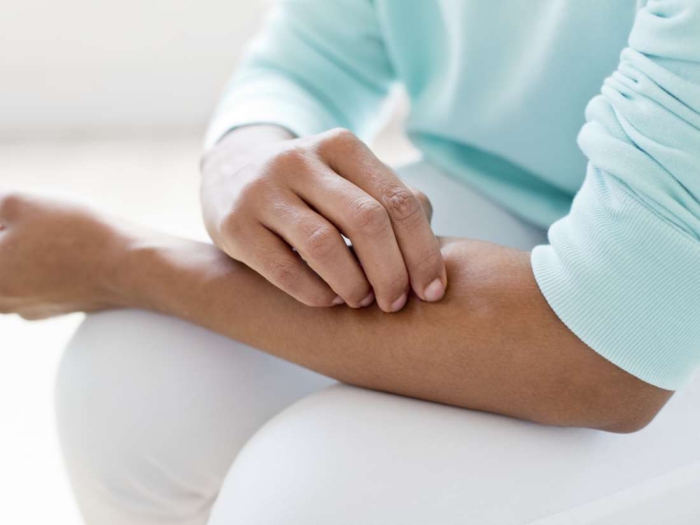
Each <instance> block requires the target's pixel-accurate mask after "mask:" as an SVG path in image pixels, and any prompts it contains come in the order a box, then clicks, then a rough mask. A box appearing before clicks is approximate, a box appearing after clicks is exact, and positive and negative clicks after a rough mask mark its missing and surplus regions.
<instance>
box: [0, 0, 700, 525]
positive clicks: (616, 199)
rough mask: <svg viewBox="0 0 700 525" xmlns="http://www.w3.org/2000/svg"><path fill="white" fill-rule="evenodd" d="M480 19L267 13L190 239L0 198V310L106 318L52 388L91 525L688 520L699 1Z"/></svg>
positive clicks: (698, 292)
mask: <svg viewBox="0 0 700 525" xmlns="http://www.w3.org/2000/svg"><path fill="white" fill-rule="evenodd" d="M503 7H504V6H503V5H502V4H499V3H488V2H475V1H468V2H441V3H436V2H421V1H418V0H416V1H405V0H401V1H399V0H375V1H370V0H332V1H328V0H286V1H281V2H279V3H278V5H277V6H276V7H275V9H274V11H273V13H272V16H271V18H270V20H269V21H268V23H267V25H266V28H265V29H264V30H263V31H262V32H261V34H260V35H259V37H258V38H257V39H256V41H255V42H254V44H253V45H252V47H251V49H250V51H249V53H248V55H247V58H246V60H245V61H244V63H243V65H242V66H241V67H240V69H239V71H238V72H237V74H236V76H235V77H234V79H233V81H232V84H231V86H230V88H229V89H228V90H227V92H226V94H225V96H224V98H223V100H222V102H221V105H220V108H219V110H218V111H217V113H216V116H215V118H214V119H213V121H212V124H211V126H210V130H209V133H208V135H207V139H206V147H205V155H204V158H203V162H202V209H203V216H204V220H205V223H206V226H207V229H208V231H209V233H210V235H211V237H212V240H213V242H214V245H213V246H212V245H209V244H204V243H197V242H194V241H189V240H185V239H177V238H173V237H171V236H167V235H165V234H161V233H158V232H154V231H149V230H145V229H142V228H139V227H137V226H134V225H129V224H127V223H125V222H122V221H119V220H116V219H114V218H111V217H104V216H102V215H100V214H99V213H97V212H95V211H92V210H90V209H88V208H84V207H81V206H78V205H73V204H67V203H62V202H56V201H51V200H46V199H43V198H40V197H35V196H29V195H24V194H18V193H16V192H7V191H6V192H5V193H4V194H3V195H2V196H1V197H0V224H2V230H1V231H0V276H2V277H0V308H2V311H4V312H16V313H20V314H22V315H24V316H25V317H27V318H40V317H45V316H51V315H57V314H61V313H64V312H69V311H76V310H82V311H97V310H111V309H117V310H114V311H105V312H102V313H95V314H92V315H89V316H88V317H87V318H86V320H85V322H84V323H83V325H82V326H81V328H80V329H79V331H78V332H77V334H76V336H75V337H74V339H73V340H72V342H71V343H70V344H69V346H68V348H67V350H66V353H65V356H64V359H63V362H62V365H61V369H60V372H59V377H58V382H57V391H56V392H57V411H58V423H59V431H60V436H61V442H62V447H63V452H64V456H65V461H66V465H67V467H68V471H69V476H70V479H71V482H72V484H73V487H74V489H75V492H76V495H77V499H78V503H79V505H80V508H81V511H82V512H83V515H84V517H85V519H86V521H87V523H91V524H92V523H100V524H108V525H112V524H114V525H117V524H127V523H129V524H137V525H152V524H155V523H173V524H183V525H184V524H187V525H195V524H196V525H201V524H204V523H211V524H214V525H219V524H223V523H249V524H258V523H260V524H263V523H264V524H276V523H285V524H301V523H304V524H307V523H326V522H332V523H336V524H341V525H342V524H349V523H357V522H366V523H416V524H417V523H428V522H431V523H442V524H453V523H455V524H456V523H465V522H474V523H486V522H488V523H509V524H525V523H528V524H532V523H538V524H540V525H543V524H546V523H573V522H577V523H584V522H585V523H593V522H595V523H598V524H603V523H633V522H634V523H651V522H658V521H660V520H662V519H663V522H664V523H670V524H681V523H683V524H685V523H691V522H692V519H693V518H692V516H695V519H696V518H697V515H699V513H700V507H699V506H698V503H697V502H696V501H695V500H696V499H697V498H694V497H692V496H691V494H694V493H697V488H700V468H698V466H699V465H700V457H698V456H699V455H700V453H699V452H698V451H697V447H696V446H695V443H697V439H698V437H700V418H698V415H700V386H699V385H698V384H697V383H694V382H693V377H694V374H695V372H696V370H697V368H698V363H699V361H700V348H698V341H699V340H700V323H699V322H698V319H700V280H699V279H698V278H697V276H696V274H697V272H696V271H695V270H696V266H697V261H698V260H700V244H699V242H698V235H700V204H699V203H698V196H699V195H700V186H698V181H699V180H700V177H699V176H698V175H699V173H698V170H699V169H700V45H699V44H700V2H698V1H697V0H649V1H648V2H646V3H643V2H632V1H631V0H620V1H619V2H606V3H595V2H558V1H554V0H544V1H542V2H537V3H534V4H533V3H532V2H527V3H526V2H512V3H509V4H508V8H507V9H503ZM616 64H617V66H616ZM606 75H609V76H607V78H606ZM603 79H604V80H603ZM601 82H602V83H603V87H602V89H600V84H601ZM394 83H400V84H401V85H403V87H404V88H405V90H406V92H407V93H408V96H409V98H410V101H411V115H410V117H409V120H408V123H407V131H408V135H409V137H410V138H411V140H412V141H413V142H414V143H415V144H416V145H417V146H418V147H419V149H420V150H421V151H422V153H423V156H424V161H423V162H422V163H419V164H416V165H412V166H409V167H406V168H403V169H400V170H398V171H399V173H398V174H397V173H396V172H395V171H394V170H392V169H390V168H389V167H387V166H385V165H384V164H383V163H382V162H380V161H379V160H378V159H377V158H376V157H375V156H374V154H373V153H372V151H371V150H370V149H369V148H368V147H367V146H366V145H365V143H364V142H363V140H366V138H367V137H369V136H371V133H372V131H373V127H374V126H375V125H376V120H377V115H378V114H379V113H380V107H381V104H382V102H383V101H384V99H385V98H386V96H387V93H388V92H389V90H390V88H391V86H392V85H393V84H394ZM598 91H599V93H598V94H597V95H596V92H598ZM589 99H590V102H588V100H589ZM586 103H587V105H586ZM584 107H585V121H584V119H583V117H584V115H583V110H584ZM577 134H578V140H576V137H577ZM577 144H578V147H580V151H579V150H578V149H577ZM581 152H582V153H583V155H581ZM412 186H415V187H416V188H419V190H413V189H411V187H412ZM420 190H422V192H423V193H421V191H420ZM425 195H429V196H430V200H428V198H427V197H425ZM433 210H434V215H435V217H434V218H433V223H432V227H431V224H430V220H431V216H432V214H433ZM547 228H548V229H549V231H548V234H546V233H545V230H546V229H547ZM433 232H437V233H439V234H441V235H442V236H441V237H436V235H435V233H433ZM346 239H347V240H348V241H347V242H346ZM349 243H351V246H349V245H348V244H349ZM119 309H121V310H119ZM196 325H198V326H196ZM217 334H218V335H217ZM674 392H675V395H674ZM672 395H673V399H671V397H672ZM669 400H670V401H669ZM292 405H293V406H292ZM664 406H666V408H664ZM662 408H663V410H662ZM657 414H658V416H657ZM508 416H510V417H508ZM655 418H656V420H655V422H654V424H652V425H649V423H650V422H651V421H652V420H654V419H655ZM642 429H644V430H643V431H641V432H640V430H642ZM600 431H607V432H600ZM628 434H630V435H628ZM652 516H656V518H655V519H652V520H651V521H649V519H651V517H652Z"/></svg>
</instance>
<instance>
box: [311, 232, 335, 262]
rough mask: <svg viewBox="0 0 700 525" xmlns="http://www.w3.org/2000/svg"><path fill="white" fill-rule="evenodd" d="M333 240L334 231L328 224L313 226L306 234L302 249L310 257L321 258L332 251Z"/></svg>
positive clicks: (333, 246)
mask: <svg viewBox="0 0 700 525" xmlns="http://www.w3.org/2000/svg"><path fill="white" fill-rule="evenodd" d="M334 241H335V232H334V231H333V230H332V229H331V228H330V227H329V226H323V225H322V226H315V227H313V228H312V229H311V230H310V231H309V233H308V234H307V236H306V241H305V247H304V249H305V251H306V252H307V253H308V254H309V256H310V257H312V258H315V259H323V258H326V257H328V256H329V255H330V254H331V253H332V252H333V249H334V248H335V246H336V243H335V242H334Z"/></svg>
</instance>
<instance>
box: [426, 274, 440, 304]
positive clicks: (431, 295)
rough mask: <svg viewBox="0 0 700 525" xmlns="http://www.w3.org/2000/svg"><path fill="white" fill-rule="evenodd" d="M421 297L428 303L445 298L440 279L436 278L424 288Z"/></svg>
mask: <svg viewBox="0 0 700 525" xmlns="http://www.w3.org/2000/svg"><path fill="white" fill-rule="evenodd" d="M423 295H424V296H425V300H426V301H428V302H436V301H439V300H440V299H442V298H443V297H444V296H445V285H444V284H443V282H442V279H440V278H437V279H435V280H434V281H433V282H432V283H430V284H429V285H428V286H426V288H425V291H424V292H423Z"/></svg>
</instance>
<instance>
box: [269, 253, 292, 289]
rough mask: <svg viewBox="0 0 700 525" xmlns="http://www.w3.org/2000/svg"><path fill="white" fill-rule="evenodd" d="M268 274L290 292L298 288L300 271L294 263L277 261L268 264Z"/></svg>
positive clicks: (278, 284)
mask: <svg viewBox="0 0 700 525" xmlns="http://www.w3.org/2000/svg"><path fill="white" fill-rule="evenodd" d="M267 274H268V275H269V276H270V278H271V279H272V281H273V282H274V283H275V284H276V285H277V286H279V287H280V288H283V289H284V290H286V291H288V292H293V291H294V290H296V288H297V283H298V281H299V272H298V269H297V268H296V267H295V264H294V263H290V262H280V261H275V262H271V263H269V264H268V267H267Z"/></svg>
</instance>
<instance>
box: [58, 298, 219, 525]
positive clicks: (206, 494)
mask: <svg viewBox="0 0 700 525" xmlns="http://www.w3.org/2000/svg"><path fill="white" fill-rule="evenodd" d="M179 332H180V329H179V327H178V326H177V321H176V320H171V319H168V318H165V317H162V316H157V315H155V314H150V313H146V312H140V311H115V312H106V313H100V314H97V315H91V316H88V317H87V318H86V320H85V321H84V323H83V324H82V325H81V327H80V328H79V329H78V331H77V332H76V334H75V336H74V337H73V339H72V340H71V342H70V343H69V344H68V346H67V348H66V350H65V352H64V356H63V359H62V362H61V365H60V367H59V372H58V376H57V381H56V388H55V399H56V416H57V424H58V431H59V437H60V443H61V448H62V452H63V455H64V461H65V464H66V467H67V469H68V473H69V478H70V480H71V484H72V485H73V489H74V492H75V494H76V497H77V499H78V503H79V506H80V508H81V511H82V512H83V515H84V517H85V518H86V521H87V523H101V524H102V523H103V524H110V525H111V524H114V525H117V524H120V525H121V524H126V523H129V524H139V525H141V524H144V525H145V524H151V523H160V522H168V523H178V524H180V523H182V524H185V523H187V524H194V523H197V524H199V523H205V522H206V514H208V510H209V508H210V506H211V504H212V503H213V501H214V499H215V497H216V493H217V492H218V490H219V488H220V485H221V481H222V480H223V477H224V475H225V473H226V470H227V469H228V466H229V465H230V462H231V461H232V460H233V456H232V455H231V456H230V457H229V449H227V448H225V447H223V446H221V444H220V442H217V443H212V442H211V440H212V438H211V435H210V436H209V440H207V436H205V435H202V434H198V432H197V429H198V428H202V427H206V425H205V424H204V421H203V419H204V418H206V417H207V415H208V416H212V411H211V408H212V407H211V403H210V402H208V401H210V400H206V401H205V400H203V399H202V398H201V396H200V397H198V394H201V392H197V391H196V389H193V390H195V391H194V392H192V393H191V394H190V393H188V391H187V388H188V387H187V385H188V384H191V381H188V379H191V378H190V377H188V376H189V375H190V374H193V373H194V374H196V373H197V371H196V370H197V369H196V367H193V366H188V365H189V364H191V363H187V360H186V356H185V353H184V347H183V338H184V339H185V342H186V340H187V338H188V337H190V336H188V335H187V334H183V333H179ZM178 337H179V340H178ZM185 346H186V345H185ZM190 350H192V348H190ZM195 350H196V349H195ZM206 372H207V371H206V369H205V370H204V371H202V374H204V375H206ZM203 405H206V406H209V408H210V410H209V411H207V410H206V409H205V408H204V407H203ZM198 425H199V426H198ZM223 434H224V435H226V432H223Z"/></svg>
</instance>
